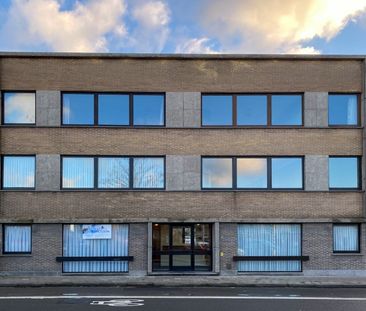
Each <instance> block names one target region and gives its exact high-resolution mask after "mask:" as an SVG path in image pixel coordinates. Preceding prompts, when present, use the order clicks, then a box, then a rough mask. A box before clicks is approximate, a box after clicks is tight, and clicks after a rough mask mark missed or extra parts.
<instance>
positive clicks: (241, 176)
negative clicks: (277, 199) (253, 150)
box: [236, 158, 267, 188]
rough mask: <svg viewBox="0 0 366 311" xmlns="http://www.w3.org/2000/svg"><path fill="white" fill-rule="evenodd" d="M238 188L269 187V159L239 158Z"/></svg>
mask: <svg viewBox="0 0 366 311" xmlns="http://www.w3.org/2000/svg"><path fill="white" fill-rule="evenodd" d="M236 165H237V178H238V179H237V186H238V188H267V159H262V158H238V159H237V164H236Z"/></svg>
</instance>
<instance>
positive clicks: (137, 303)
mask: <svg viewBox="0 0 366 311" xmlns="http://www.w3.org/2000/svg"><path fill="white" fill-rule="evenodd" d="M90 304H91V305H94V306H110V307H141V306H143V305H144V300H142V299H112V300H108V301H92V302H91V303H90Z"/></svg>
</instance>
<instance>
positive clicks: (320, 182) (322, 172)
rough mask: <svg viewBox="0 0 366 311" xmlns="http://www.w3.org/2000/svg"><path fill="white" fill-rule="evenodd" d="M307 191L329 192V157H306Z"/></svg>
mask: <svg viewBox="0 0 366 311" xmlns="http://www.w3.org/2000/svg"><path fill="white" fill-rule="evenodd" d="M304 171H305V190H307V191H328V190H329V186H328V156H326V155H307V156H305V170H304Z"/></svg>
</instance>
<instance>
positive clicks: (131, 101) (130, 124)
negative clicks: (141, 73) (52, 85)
mask: <svg viewBox="0 0 366 311" xmlns="http://www.w3.org/2000/svg"><path fill="white" fill-rule="evenodd" d="M64 94H89V95H93V97H94V102H93V105H94V106H93V109H94V119H93V123H90V124H77V123H73V124H65V123H64V120H63V119H64V118H63V114H64ZM99 95H127V96H128V97H129V99H128V103H129V122H128V124H127V125H121V124H100V123H99ZM135 95H160V96H163V106H164V107H163V112H164V119H163V124H162V125H134V123H133V111H134V109H133V108H134V96H135ZM61 126H62V127H120V128H163V127H165V126H166V93H164V92H93V91H91V92H88V91H75V92H73V91H62V92H61Z"/></svg>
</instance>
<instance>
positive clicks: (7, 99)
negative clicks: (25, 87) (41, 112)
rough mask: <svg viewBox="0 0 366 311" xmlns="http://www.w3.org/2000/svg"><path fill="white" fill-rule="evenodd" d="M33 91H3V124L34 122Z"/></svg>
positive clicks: (34, 98)
mask: <svg viewBox="0 0 366 311" xmlns="http://www.w3.org/2000/svg"><path fill="white" fill-rule="evenodd" d="M35 123H36V94H35V93H34V92H3V124H35Z"/></svg>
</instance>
